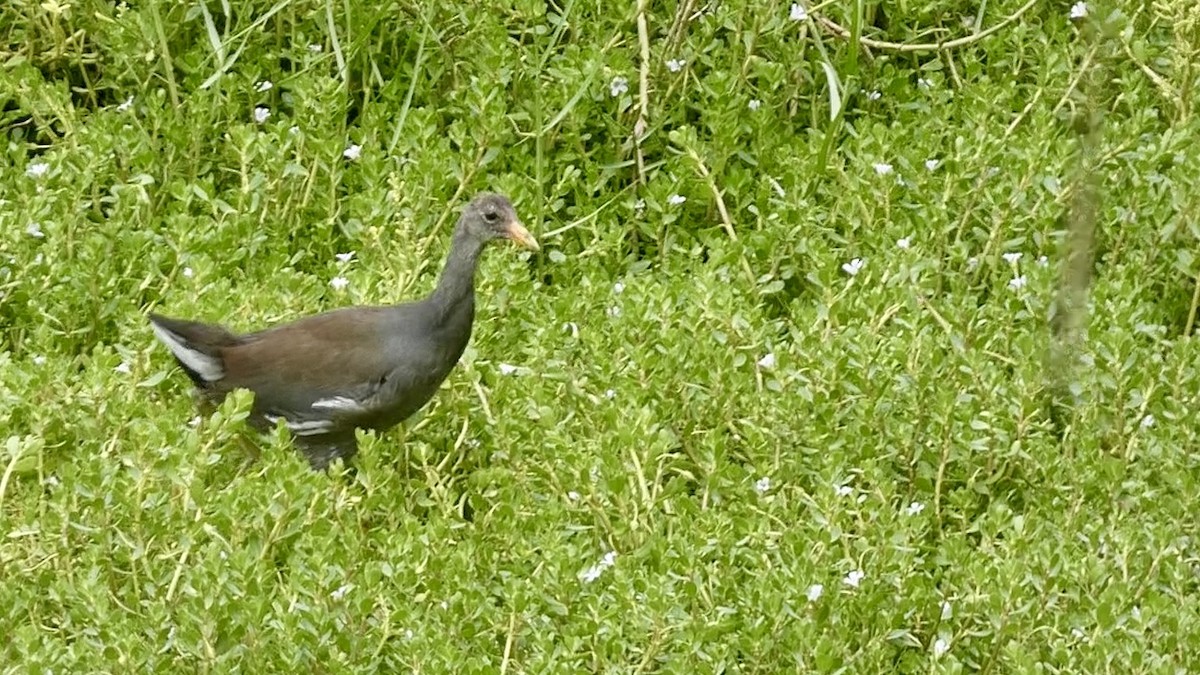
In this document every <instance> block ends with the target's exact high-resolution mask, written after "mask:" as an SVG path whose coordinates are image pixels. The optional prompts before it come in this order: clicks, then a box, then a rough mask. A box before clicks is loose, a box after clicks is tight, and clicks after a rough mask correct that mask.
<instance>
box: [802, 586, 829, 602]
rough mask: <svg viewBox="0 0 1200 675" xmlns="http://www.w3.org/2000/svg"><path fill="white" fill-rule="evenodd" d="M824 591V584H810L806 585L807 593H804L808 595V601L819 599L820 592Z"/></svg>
mask: <svg viewBox="0 0 1200 675" xmlns="http://www.w3.org/2000/svg"><path fill="white" fill-rule="evenodd" d="M824 592H825V587H824V586H822V585H821V584H813V585H812V586H809V587H808V593H805V595H806V596H808V601H809V602H816V601H817V600H820V599H821V594H822V593H824Z"/></svg>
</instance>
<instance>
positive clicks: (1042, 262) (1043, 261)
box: [1038, 256, 1050, 267]
mask: <svg viewBox="0 0 1200 675" xmlns="http://www.w3.org/2000/svg"><path fill="white" fill-rule="evenodd" d="M1049 265H1050V259H1049V258H1047V257H1046V256H1040V257H1038V267H1047V266H1049Z"/></svg>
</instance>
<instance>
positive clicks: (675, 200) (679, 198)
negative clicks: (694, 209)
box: [667, 195, 687, 206]
mask: <svg viewBox="0 0 1200 675" xmlns="http://www.w3.org/2000/svg"><path fill="white" fill-rule="evenodd" d="M686 201H687V197H684V196H683V195H671V196H670V197H667V203H668V204H670V205H671V206H679V205H680V204H682V203H684V202H686Z"/></svg>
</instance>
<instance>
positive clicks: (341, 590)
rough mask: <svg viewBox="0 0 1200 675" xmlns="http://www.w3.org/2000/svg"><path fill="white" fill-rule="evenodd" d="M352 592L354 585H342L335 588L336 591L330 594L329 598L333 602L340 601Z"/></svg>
mask: <svg viewBox="0 0 1200 675" xmlns="http://www.w3.org/2000/svg"><path fill="white" fill-rule="evenodd" d="M352 590H354V584H342V585H341V586H339V587H338V588H337V590H335V591H334V592H332V593H330V594H329V597H331V598H333V599H334V600H341V599H342V598H344V597H346V594H347V593H349V592H350V591H352Z"/></svg>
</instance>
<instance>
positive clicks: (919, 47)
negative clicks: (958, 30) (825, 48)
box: [816, 0, 1038, 52]
mask: <svg viewBox="0 0 1200 675" xmlns="http://www.w3.org/2000/svg"><path fill="white" fill-rule="evenodd" d="M1037 3H1038V0H1029V2H1026V3H1025V4H1024V5H1022V6H1021V8H1020V9H1018V10H1017V11H1016V12H1014V13H1013V14H1011V15H1009V16H1008V18H1006V19H1004V20H1003V21H1001V22H1000V23H998V24H996V25H995V26H992V27H991V28H989V29H987V30H985V31H980V32H978V33H974V34H972V35H968V36H966V37H961V38H958V39H955V40H949V41H947V42H919V43H913V44H904V43H902V42H886V41H883V40H872V39H871V38H865V37H860V38H859V39H858V43H859V44H861V45H862V46H864V47H870V48H872V49H885V50H888V51H896V52H940V51H945V50H947V49H956V48H958V47H964V46H966V45H969V44H972V43H975V42H979V41H980V40H982V39H983V38H985V37H988V36H989V35H991V34H993V33H995V32H997V31H999V30H1002V29H1003V28H1004V27H1005V26H1008V25H1009V24H1011V23H1013V22H1014V21H1016V20H1017V19H1019V18H1021V15H1022V14H1024V13H1025V12H1027V11H1029V9H1030V8H1031V7H1033V6H1034V5H1036V4H1037ZM816 20H817V22H818V23H820V24H821V25H822V26H824V27H825V28H827V29H829V30H830V31H832V32H833V33H834V34H835V35H837V36H838V37H841V38H849V37H850V31H849V30H847V29H846V28H843V27H842V26H839V25H838V24H836V23H834V22H833V21H830V20H829V19H826V18H825V17H823V16H820V17H816Z"/></svg>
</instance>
